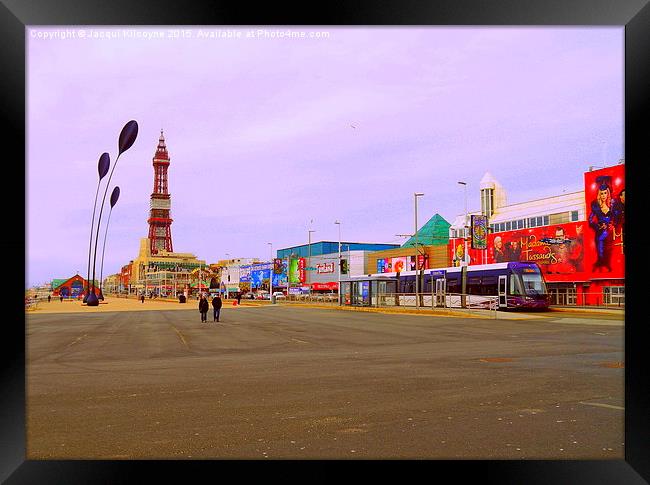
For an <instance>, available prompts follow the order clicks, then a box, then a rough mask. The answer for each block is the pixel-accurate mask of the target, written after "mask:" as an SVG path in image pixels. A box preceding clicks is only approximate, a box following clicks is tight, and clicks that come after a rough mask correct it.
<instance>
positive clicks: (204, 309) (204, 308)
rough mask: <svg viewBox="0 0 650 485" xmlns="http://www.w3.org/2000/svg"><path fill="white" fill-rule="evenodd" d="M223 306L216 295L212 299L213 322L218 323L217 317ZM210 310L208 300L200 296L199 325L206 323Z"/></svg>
mask: <svg viewBox="0 0 650 485" xmlns="http://www.w3.org/2000/svg"><path fill="white" fill-rule="evenodd" d="M222 306H223V302H222V301H221V297H220V296H219V295H216V296H215V297H214V298H213V299H212V308H213V309H214V318H213V320H212V321H213V322H219V316H220V314H221V307H222ZM209 309H210V305H209V304H208V299H207V298H206V297H205V296H203V295H201V299H200V300H199V312H200V313H201V323H203V322H207V321H208V310H209Z"/></svg>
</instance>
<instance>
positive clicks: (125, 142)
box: [86, 120, 138, 306]
mask: <svg viewBox="0 0 650 485" xmlns="http://www.w3.org/2000/svg"><path fill="white" fill-rule="evenodd" d="M137 137H138V122H137V121H135V120H131V121H129V122H128V123H127V124H126V125H124V127H123V128H122V131H121V132H120V136H119V140H118V148H119V153H118V155H117V159H116V160H115V163H114V164H113V168H112V169H111V174H110V175H109V176H108V182H106V190H104V198H103V199H102V205H101V207H100V209H99V221H98V222H97V232H96V235H95V251H94V256H93V289H92V292H91V294H90V295H89V299H88V301H87V302H86V304H87V305H88V306H97V305H99V299H98V298H97V297H96V296H95V297H94V298H92V297H93V295H94V293H95V263H96V262H97V240H98V239H99V227H100V225H101V222H102V213H103V211H104V203H105V202H106V194H107V192H108V186H109V185H110V183H111V178H113V172H114V171H115V167H116V166H117V162H118V161H119V159H120V156H121V155H122V153H124V152H125V151H126V150H128V149H129V148H131V146H132V145H133V143H134V142H135V139H136V138H137ZM118 193H119V192H118ZM100 290H101V282H100Z"/></svg>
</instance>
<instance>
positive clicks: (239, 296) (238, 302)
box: [237, 291, 241, 305]
mask: <svg viewBox="0 0 650 485" xmlns="http://www.w3.org/2000/svg"><path fill="white" fill-rule="evenodd" d="M237 304H238V305H241V291H238V292H237Z"/></svg>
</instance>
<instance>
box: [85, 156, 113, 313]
mask: <svg viewBox="0 0 650 485" xmlns="http://www.w3.org/2000/svg"><path fill="white" fill-rule="evenodd" d="M110 166H111V157H110V155H109V154H108V153H106V152H104V153H102V154H101V156H100V157H99V162H97V172H98V173H99V181H98V182H97V191H96V192H95V203H94V204H93V219H92V222H91V223H90V242H89V243H88V270H87V271H86V274H87V275H88V278H87V279H86V291H84V299H83V301H84V303H88V294H89V293H90V253H91V248H92V245H93V226H94V225H95V210H96V209H97V196H98V195H99V185H100V183H101V181H102V179H103V178H104V177H105V176H106V174H107V173H108V169H109V168H110Z"/></svg>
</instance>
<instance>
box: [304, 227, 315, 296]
mask: <svg viewBox="0 0 650 485" xmlns="http://www.w3.org/2000/svg"><path fill="white" fill-rule="evenodd" d="M307 232H308V233H309V244H308V247H307V251H308V254H309V256H308V257H307V270H306V272H305V276H306V275H307V274H308V272H309V271H311V270H310V269H309V268H311V233H312V232H316V231H315V230H313V229H309V230H308V231H307ZM310 279H311V278H310ZM309 296H310V297H311V285H310V286H309Z"/></svg>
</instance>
